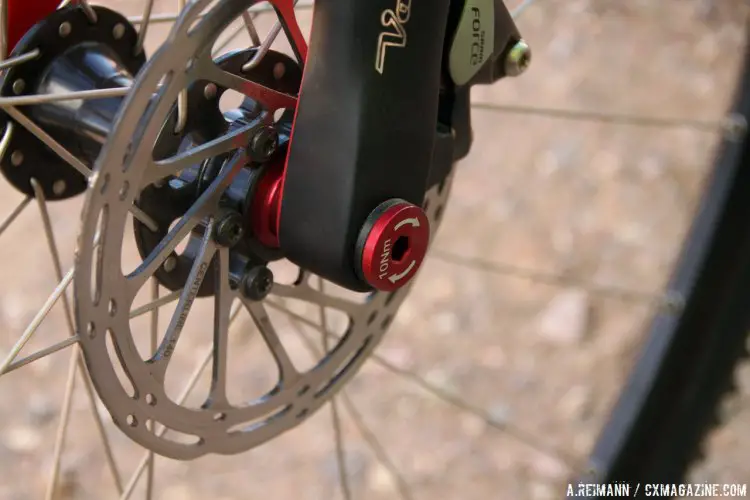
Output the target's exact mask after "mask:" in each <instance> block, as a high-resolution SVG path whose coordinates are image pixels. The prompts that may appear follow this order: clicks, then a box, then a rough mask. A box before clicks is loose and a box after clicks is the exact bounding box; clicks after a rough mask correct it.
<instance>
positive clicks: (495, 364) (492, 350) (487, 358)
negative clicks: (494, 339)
mask: <svg viewBox="0 0 750 500" xmlns="http://www.w3.org/2000/svg"><path fill="white" fill-rule="evenodd" d="M507 361H508V355H507V354H506V353H505V350H504V349H503V348H502V347H500V346H488V347H487V348H486V349H484V350H483V351H482V352H481V353H480V354H479V364H480V365H481V366H483V367H485V368H490V369H495V370H496V369H499V368H502V367H504V366H505V364H506V363H507Z"/></svg>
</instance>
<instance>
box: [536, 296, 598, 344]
mask: <svg viewBox="0 0 750 500" xmlns="http://www.w3.org/2000/svg"><path fill="white" fill-rule="evenodd" d="M589 310H590V303H589V296H588V293H586V291H585V290H580V289H569V290H563V291H562V292H560V293H559V294H557V295H556V296H555V297H554V298H553V299H552V300H551V301H550V302H549V303H548V304H547V307H546V308H545V309H544V310H543V311H542V313H541V314H540V315H539V318H538V323H537V328H538V332H539V334H540V335H541V336H542V337H543V338H545V339H547V340H549V341H551V342H555V343H557V344H575V343H578V342H581V341H582V340H583V339H584V338H585V336H586V331H587V329H588V322H589Z"/></svg>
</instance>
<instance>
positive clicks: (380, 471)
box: [367, 463, 396, 493]
mask: <svg viewBox="0 0 750 500" xmlns="http://www.w3.org/2000/svg"><path fill="white" fill-rule="evenodd" d="M367 486H368V487H369V489H370V490H372V491H375V492H378V493H392V492H393V491H395V489H396V483H395V481H394V480H393V476H392V475H391V473H390V471H389V470H388V469H386V468H385V466H384V465H382V464H379V463H378V464H375V465H374V466H373V467H372V468H371V469H370V472H369V474H368V475H367Z"/></svg>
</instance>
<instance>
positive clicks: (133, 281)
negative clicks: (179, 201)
mask: <svg viewBox="0 0 750 500" xmlns="http://www.w3.org/2000/svg"><path fill="white" fill-rule="evenodd" d="M244 164H245V157H244V155H243V156H242V157H240V158H237V159H236V161H235V162H234V163H233V164H232V165H227V166H226V167H224V169H223V170H222V171H221V172H220V173H219V175H218V176H217V177H216V179H214V181H213V182H212V183H211V185H210V186H209V187H208V189H206V191H205V192H204V193H203V194H202V195H201V196H200V197H199V198H198V200H197V201H196V202H195V203H194V204H193V205H192V206H191V207H190V208H189V209H188V211H187V212H186V213H185V215H183V216H182V217H181V218H180V220H179V221H178V222H177V224H175V226H174V227H173V228H172V229H171V230H170V231H169V232H168V233H167V235H166V236H165V237H164V238H162V240H161V241H160V242H159V244H158V245H157V246H156V248H154V250H153V251H152V252H151V253H150V254H149V256H148V257H146V258H145V259H144V261H143V262H142V263H141V264H140V265H139V266H138V267H137V268H136V270H135V271H133V272H132V273H131V274H130V275H128V276H127V280H128V283H129V286H130V287H132V288H131V289H132V290H134V291H135V292H134V293H137V291H138V290H140V289H141V287H142V286H143V285H144V284H145V283H146V280H148V279H149V278H150V277H151V276H153V274H154V273H155V272H156V270H157V269H158V268H159V267H160V266H161V265H162V264H163V263H164V261H165V260H166V259H167V257H169V256H170V255H171V253H172V252H173V251H174V249H175V248H177V245H179V244H180V242H181V241H182V240H183V239H184V238H185V237H187V236H188V234H190V231H192V229H193V228H194V227H195V226H197V225H198V223H199V222H200V221H201V220H202V219H203V218H204V217H205V216H207V215H208V214H209V213H210V212H211V210H213V208H214V206H215V205H216V203H217V202H218V200H219V198H220V197H221V195H222V193H223V192H224V190H225V189H226V188H227V187H228V186H229V184H230V183H231V181H232V179H233V178H234V176H235V175H236V174H237V172H238V171H239V169H240V168H242V165H244ZM134 296H135V295H134Z"/></svg>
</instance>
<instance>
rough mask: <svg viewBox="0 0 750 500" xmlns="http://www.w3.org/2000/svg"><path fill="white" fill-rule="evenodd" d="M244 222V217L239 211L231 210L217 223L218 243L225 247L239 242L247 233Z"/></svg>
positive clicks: (215, 236) (216, 234) (215, 237)
mask: <svg viewBox="0 0 750 500" xmlns="http://www.w3.org/2000/svg"><path fill="white" fill-rule="evenodd" d="M242 222H243V220H242V217H241V216H240V214H238V213H237V212H230V213H228V214H226V215H225V216H224V217H222V218H221V219H220V220H219V222H218V223H217V224H216V232H215V235H214V239H215V240H216V243H218V244H219V245H221V246H224V247H233V246H235V245H236V244H237V243H239V242H240V240H241V239H242V236H243V235H244V233H245V231H244V229H243V227H242Z"/></svg>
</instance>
